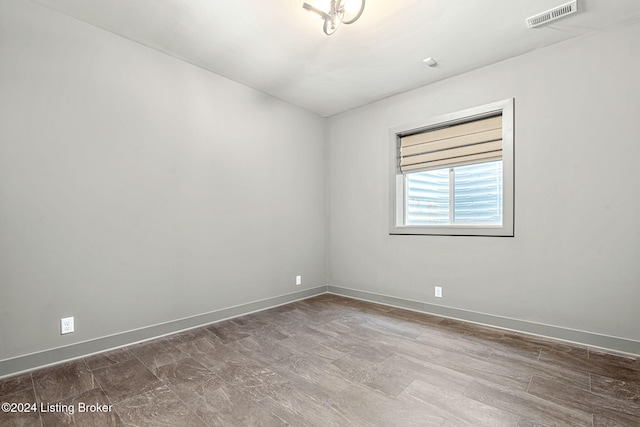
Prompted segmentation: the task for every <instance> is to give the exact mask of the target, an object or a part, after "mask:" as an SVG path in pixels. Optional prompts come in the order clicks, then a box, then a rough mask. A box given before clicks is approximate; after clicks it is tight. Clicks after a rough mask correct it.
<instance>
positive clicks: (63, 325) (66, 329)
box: [60, 317, 73, 335]
mask: <svg viewBox="0 0 640 427" xmlns="http://www.w3.org/2000/svg"><path fill="white" fill-rule="evenodd" d="M71 332H73V317H65V318H64V319H60V335H64V334H70V333H71Z"/></svg>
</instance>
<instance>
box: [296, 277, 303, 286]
mask: <svg viewBox="0 0 640 427" xmlns="http://www.w3.org/2000/svg"><path fill="white" fill-rule="evenodd" d="M297 285H302V276H296V286H297Z"/></svg>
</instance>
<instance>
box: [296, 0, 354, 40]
mask: <svg viewBox="0 0 640 427" xmlns="http://www.w3.org/2000/svg"><path fill="white" fill-rule="evenodd" d="M364 2H365V0H331V4H330V5H329V10H328V11H326V12H325V11H324V10H323V9H321V8H318V7H315V6H312V5H310V4H309V3H303V4H302V8H303V9H305V10H308V11H309V12H313V13H315V14H316V15H318V16H320V18H322V19H323V20H324V26H323V30H324V33H325V34H326V35H328V36H330V35H331V34H333V33H335V32H336V30H337V29H338V27H339V26H340V24H353V23H354V22H356V21H357V20H358V18H360V15H362V11H364Z"/></svg>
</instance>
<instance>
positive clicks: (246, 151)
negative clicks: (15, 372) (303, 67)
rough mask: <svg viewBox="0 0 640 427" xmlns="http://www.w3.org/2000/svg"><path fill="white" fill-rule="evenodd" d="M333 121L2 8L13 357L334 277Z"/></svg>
mask: <svg viewBox="0 0 640 427" xmlns="http://www.w3.org/2000/svg"><path fill="white" fill-rule="evenodd" d="M325 122H326V120H325V119H323V118H320V117H319V116H317V115H315V114H313V113H310V112H308V111H306V110H303V109H300V108H297V107H294V106H292V105H289V104H287V103H284V102H281V101H278V100H276V99H274V98H271V97H268V96H266V95H264V94H262V93H259V92H257V91H254V90H252V89H249V88H247V87H244V86H242V85H239V84H237V83H234V82H232V81H229V80H227V79H224V78H222V77H218V76H216V75H214V74H211V73H209V72H206V71H204V70H202V69H199V68H197V67H194V66H192V65H189V64H187V63H185V62H182V61H179V60H176V59H174V58H171V57H169V56H167V55H164V54H161V53H158V52H156V51H153V50H150V49H147V48H145V47H143V46H140V45H138V44H135V43H132V42H130V41H128V40H125V39H123V38H120V37H117V36H115V35H113V34H110V33H108V32H105V31H103V30H99V29H97V28H94V27H91V26H89V25H86V24H84V23H81V22H79V21H76V20H74V19H71V18H68V17H65V16H63V15H60V14H58V13H55V12H52V11H50V10H48V9H46V8H43V7H40V6H37V5H34V4H32V3H31V2H28V1H23V0H2V1H1V2H0V360H2V359H5V358H11V357H15V356H19V355H24V354H27V353H31V352H36V351H40V350H44V349H51V348H54V347H59V346H63V345H67V344H71V343H77V342H81V341H85V340H89V339H94V338H98V337H103V336H106V335H110V334H116V333H120V332H123V331H127V330H131V329H135V328H141V327H145V326H149V325H153V324H156V323H160V322H166V321H171V320H175V319H180V318H183V317H187V316H193V315H197V314H201V313H205V312H210V311H212V310H216V309H219V308H223V307H230V306H233V305H236V304H241V303H247V302H250V301H256V300H260V299H263V298H268V297H273V296H277V295H283V294H286V293H291V292H294V291H298V290H300V289H304V288H311V287H315V286H320V285H325V284H326V262H325V261H326V260H325V248H326V245H325V238H326V235H325V197H324V195H325V193H324V191H325V177H326V173H325V169H324V168H325V162H324V156H325V144H324V127H325ZM296 274H302V276H303V285H302V286H298V287H296V286H295V275H296ZM65 316H75V320H76V332H75V333H74V334H71V335H65V336H61V335H60V333H59V328H60V326H59V321H60V318H61V317H65Z"/></svg>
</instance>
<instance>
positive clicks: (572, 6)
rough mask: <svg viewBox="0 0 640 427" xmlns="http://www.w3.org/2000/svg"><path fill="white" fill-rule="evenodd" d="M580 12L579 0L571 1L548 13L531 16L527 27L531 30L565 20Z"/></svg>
mask: <svg viewBox="0 0 640 427" xmlns="http://www.w3.org/2000/svg"><path fill="white" fill-rule="evenodd" d="M577 11H578V0H573V1H570V2H569V3H565V4H563V5H562V6H558V7H554V8H553V9H549V10H547V11H546V12H542V13H539V14H537V15H534V16H530V17H529V18H527V26H528V27H529V28H535V27H539V26H541V25H545V24H547V23H549V22H551V21H555V20H556V19H560V18H564V17H565V16H567V15H571V14H572V13H575V12H577Z"/></svg>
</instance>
